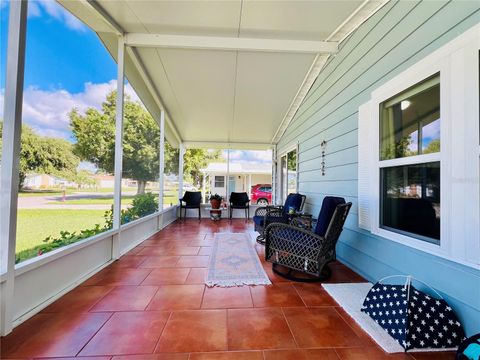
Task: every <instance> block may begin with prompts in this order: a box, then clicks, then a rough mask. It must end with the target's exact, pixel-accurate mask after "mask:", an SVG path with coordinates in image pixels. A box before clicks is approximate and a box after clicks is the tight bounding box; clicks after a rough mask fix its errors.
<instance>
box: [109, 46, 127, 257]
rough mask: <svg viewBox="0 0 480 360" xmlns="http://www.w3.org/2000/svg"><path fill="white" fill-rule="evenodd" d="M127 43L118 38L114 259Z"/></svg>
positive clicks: (117, 243) (117, 246) (117, 252)
mask: <svg viewBox="0 0 480 360" xmlns="http://www.w3.org/2000/svg"><path fill="white" fill-rule="evenodd" d="M124 60H125V43H124V41H123V38H122V37H119V38H118V57H117V101H116V107H115V109H116V112H115V168H114V176H115V180H114V184H115V185H114V193H113V229H115V230H119V231H118V233H117V234H116V235H114V237H113V243H112V259H118V258H119V257H120V236H121V234H120V226H121V211H122V172H123V97H124V87H125V74H124V72H125V61H124Z"/></svg>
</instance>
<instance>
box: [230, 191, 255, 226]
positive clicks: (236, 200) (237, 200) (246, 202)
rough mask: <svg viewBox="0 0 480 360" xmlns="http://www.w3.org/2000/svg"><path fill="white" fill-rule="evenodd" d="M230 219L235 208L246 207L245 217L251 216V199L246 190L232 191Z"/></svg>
mask: <svg viewBox="0 0 480 360" xmlns="http://www.w3.org/2000/svg"><path fill="white" fill-rule="evenodd" d="M229 200H230V219H232V214H233V209H245V217H246V218H247V220H248V219H249V218H250V199H249V198H248V195H247V193H246V192H232V193H231V194H230V199H229Z"/></svg>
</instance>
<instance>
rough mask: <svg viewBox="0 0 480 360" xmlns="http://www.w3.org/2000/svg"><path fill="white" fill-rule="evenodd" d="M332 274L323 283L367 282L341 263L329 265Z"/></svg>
mask: <svg viewBox="0 0 480 360" xmlns="http://www.w3.org/2000/svg"><path fill="white" fill-rule="evenodd" d="M331 269H332V276H331V277H330V278H329V279H327V280H326V281H324V282H325V283H350V282H367V280H365V279H364V278H362V277H361V276H360V275H358V274H357V273H355V272H354V271H352V270H350V269H349V268H348V267H346V266H345V265H343V264H339V265H337V266H331Z"/></svg>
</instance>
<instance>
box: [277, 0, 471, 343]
mask: <svg viewBox="0 0 480 360" xmlns="http://www.w3.org/2000/svg"><path fill="white" fill-rule="evenodd" d="M479 22H480V3H479V2H478V1H391V2H389V3H388V4H387V5H385V6H384V7H383V8H382V9H380V10H379V11H378V12H377V13H376V14H375V15H374V16H372V17H371V18H370V19H369V20H368V21H366V22H365V23H364V24H362V25H361V26H360V27H359V28H358V29H357V30H356V31H355V32H354V33H353V34H352V35H351V36H350V37H349V38H348V39H347V40H346V41H345V42H343V43H342V44H341V48H340V51H339V52H338V54H336V56H335V57H331V58H330V59H329V60H328V62H327V64H326V66H325V67H324V69H323V70H322V72H321V74H320V75H319V77H318V78H317V80H316V82H315V83H314V85H313V86H312V88H311V89H310V91H309V93H308V95H307V97H306V99H305V101H304V102H303V104H302V105H301V107H300V108H299V110H298V112H297V114H296V115H295V117H294V119H293V120H292V122H291V123H290V124H289V126H288V128H287V130H286V132H285V133H284V134H283V136H282V138H281V140H280V142H279V143H278V146H277V151H278V153H282V152H283V151H285V150H286V149H288V148H289V147H290V146H291V145H292V144H294V143H296V142H297V141H298V142H299V144H300V145H299V154H298V167H299V175H298V178H299V184H298V185H299V190H300V192H302V193H305V194H306V195H307V202H306V207H307V210H308V211H310V212H312V213H314V214H316V213H318V211H319V210H320V206H321V202H322V199H323V198H324V197H325V196H326V195H337V196H343V197H345V198H346V199H347V200H348V201H352V203H353V207H352V211H351V213H350V215H349V218H348V219H347V223H346V225H345V231H344V232H343V234H342V237H341V239H340V241H339V244H338V248H337V254H338V258H339V259H340V260H341V261H343V262H345V263H346V264H348V265H349V266H350V267H352V268H353V269H354V270H356V271H357V272H358V273H360V274H362V275H363V276H364V277H365V278H367V279H368V280H370V281H376V280H378V279H380V278H382V277H384V276H388V275H392V274H411V275H413V276H415V277H416V278H418V279H419V280H421V281H424V282H426V283H428V284H430V285H431V286H433V287H434V288H436V289H437V290H439V291H440V292H441V293H442V295H443V296H445V298H446V299H447V301H449V303H450V304H451V305H452V306H453V308H454V309H455V310H456V311H457V313H458V314H459V316H460V318H461V320H462V322H463V324H464V325H465V327H466V330H467V333H468V334H473V333H477V332H480V271H479V270H476V269H473V268H471V267H467V266H463V265H461V264H458V263H455V262H452V261H449V260H446V259H443V258H439V257H437V256H434V255H431V254H428V253H425V252H422V251H419V250H416V249H413V248H411V247H407V246H404V245H402V244H399V243H396V242H393V241H389V240H387V239H384V238H381V237H378V236H374V235H372V234H371V233H369V232H367V231H364V230H362V229H359V228H358V208H357V206H358V202H357V178H358V147H357V145H358V144H357V142H358V141H357V135H358V107H359V106H360V105H361V104H362V103H364V102H366V101H367V100H368V99H369V98H370V93H371V92H372V91H373V90H375V89H376V88H378V87H379V86H381V85H382V84H384V83H385V82H387V81H388V80H390V79H392V78H393V77H394V76H396V75H398V74H399V73H400V72H402V71H403V70H405V69H407V68H409V67H410V66H412V65H413V64H415V63H416V62H418V61H419V60H421V59H422V58H424V57H425V56H426V55H428V54H430V53H431V52H433V51H434V50H436V49H438V48H439V47H440V46H442V45H444V44H445V43H447V42H448V41H450V40H452V39H453V38H455V37H456V36H458V35H460V34H461V33H463V32H464V31H465V30H467V29H469V28H470V27H472V26H473V25H475V24H477V23H479ZM323 140H326V141H327V146H326V152H325V155H326V158H325V161H326V164H325V166H326V167H325V170H326V173H325V176H322V169H321V162H322V159H321V153H322V149H321V148H320V143H321V142H322V141H323Z"/></svg>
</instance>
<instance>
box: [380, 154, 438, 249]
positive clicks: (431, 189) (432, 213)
mask: <svg viewBox="0 0 480 360" xmlns="http://www.w3.org/2000/svg"><path fill="white" fill-rule="evenodd" d="M381 188H382V198H381V214H380V215H381V220H380V224H381V227H382V228H385V229H388V230H393V231H395V232H398V233H404V234H406V235H408V236H414V237H416V238H419V239H421V240H425V241H429V242H433V243H437V244H438V243H440V162H434V163H427V164H418V165H406V166H395V167H389V168H382V169H381Z"/></svg>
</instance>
